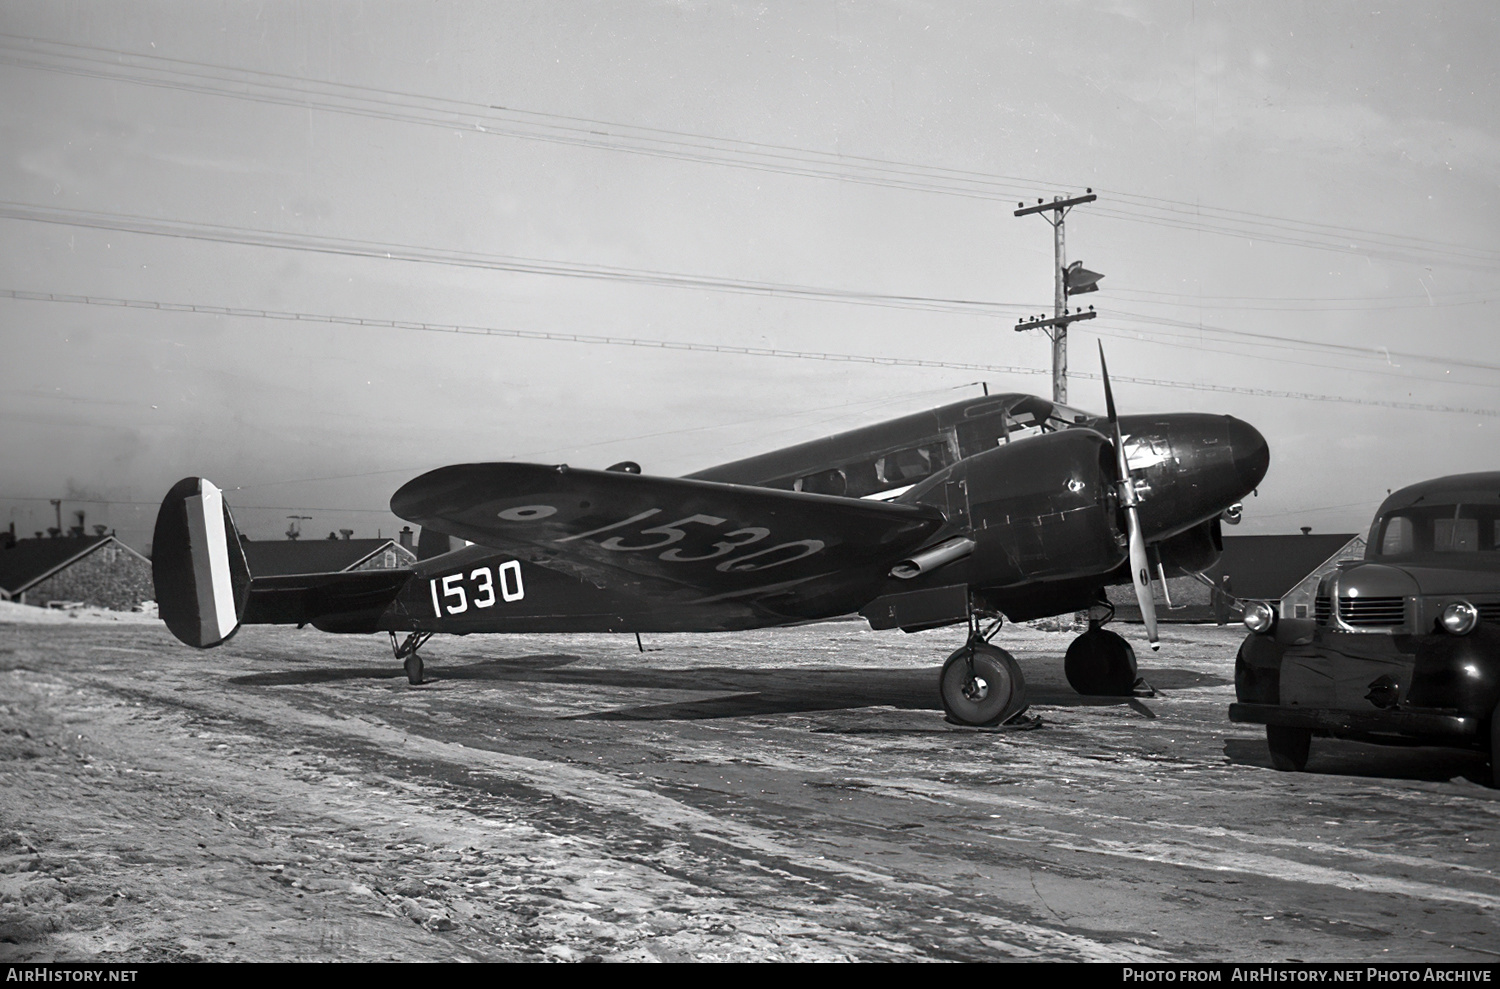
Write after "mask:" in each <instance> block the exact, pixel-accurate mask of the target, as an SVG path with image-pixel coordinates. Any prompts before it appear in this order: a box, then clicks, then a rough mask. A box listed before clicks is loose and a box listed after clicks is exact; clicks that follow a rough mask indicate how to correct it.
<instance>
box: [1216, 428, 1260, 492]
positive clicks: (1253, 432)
mask: <svg viewBox="0 0 1500 989" xmlns="http://www.w3.org/2000/svg"><path fill="white" fill-rule="evenodd" d="M1224 418H1225V420H1226V421H1225V433H1226V434H1227V439H1228V441H1229V449H1230V450H1231V451H1233V453H1232V454H1231V457H1230V460H1231V462H1232V463H1233V464H1234V470H1235V473H1236V474H1238V475H1239V479H1240V482H1241V483H1242V484H1243V485H1244V487H1245V491H1246V492H1247V493H1248V492H1249V491H1251V490H1253V489H1254V488H1257V487H1259V486H1260V482H1261V481H1262V480H1264V479H1265V476H1266V470H1267V468H1269V467H1270V466H1271V447H1270V446H1269V445H1268V444H1267V443H1266V438H1265V437H1264V436H1262V435H1261V434H1260V430H1258V429H1256V428H1255V427H1254V426H1252V425H1250V424H1249V423H1248V422H1245V421H1244V420H1242V419H1236V418H1235V417H1234V416H1225V417H1224Z"/></svg>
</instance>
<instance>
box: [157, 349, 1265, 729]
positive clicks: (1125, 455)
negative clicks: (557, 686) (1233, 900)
mask: <svg viewBox="0 0 1500 989" xmlns="http://www.w3.org/2000/svg"><path fill="white" fill-rule="evenodd" d="M1102 357H1103V355H1102V352H1101V361H1102ZM1105 398H1106V403H1107V405H1108V415H1107V416H1106V417H1103V418H1101V417H1099V416H1094V415H1088V414H1086V413H1083V412H1079V411H1077V410H1075V409H1071V408H1068V407H1066V406H1063V405H1059V404H1054V403H1052V402H1049V401H1046V400H1044V399H1041V398H1037V397H1034V396H1029V395H993V396H988V397H984V398H976V399H971V400H968V401H963V402H955V403H952V404H950V405H944V406H942V407H940V408H936V409H932V410H930V411H927V412H921V413H917V414H915V415H908V416H904V417H902V418H899V419H893V420H891V421H889V422H883V423H879V424H877V425H873V426H866V427H864V428H861V429H854V430H851V431H849V432H845V433H840V434H838V435H836V436H831V437H828V438H826V439H820V440H814V441H812V442H809V443H802V444H799V445H797V446H792V447H788V448H786V449H782V450H776V451H774V452H771V453H766V454H762V455H760V456H756V457H750V458H748V459H745V460H737V461H735V462H733V463H728V464H723V465H721V466H718V467H711V468H709V469H708V470H703V471H699V472H698V473H696V474H690V475H688V476H686V477H682V478H670V477H652V476H648V475H644V474H641V473H640V468H639V467H637V466H636V465H635V464H632V463H625V464H617V465H615V466H614V467H611V468H610V469H608V470H603V471H597V470H580V469H577V468H572V467H568V466H566V465H557V466H544V465H540V464H521V463H488V464H460V465H457V466H453V467H443V468H440V469H438V470H434V471H431V472H429V473H426V474H423V475H422V476H420V477H418V478H416V479H415V480H412V481H410V482H409V483H407V484H406V485H404V486H403V487H402V488H401V489H400V490H399V491H397V492H396V493H395V495H394V496H393V497H392V498H391V511H393V512H394V513H395V514H396V515H398V516H400V517H401V518H404V519H407V520H409V521H411V522H415V523H417V524H419V525H421V526H422V536H421V540H420V542H419V554H418V557H419V558H418V562H417V563H416V564H415V565H414V566H412V567H410V568H406V569H397V570H370V571H356V572H349V573H333V574H314V575H303V576H279V577H256V576H253V575H252V574H251V573H250V572H249V568H248V567H247V565H246V563H245V556H244V553H243V552H242V551H241V549H240V542H239V533H238V531H237V530H236V529H235V526H234V520H233V518H232V517H231V515H230V512H229V506H228V505H226V504H225V503H224V501H223V498H222V496H221V494H220V492H219V489H217V488H216V487H214V486H213V485H212V484H210V483H209V482H208V481H205V480H202V479H200V478H196V477H190V478H186V479H184V480H182V481H180V482H178V484H177V485H176V486H174V487H173V488H172V490H171V491H170V492H169V493H168V494H167V497H166V499H165V500H164V501H163V502H162V506H161V511H160V514H159V515H158V516H157V520H156V532H155V543H154V547H153V548H154V557H153V561H152V569H153V573H154V577H155V583H156V594H157V603H158V606H159V608H160V614H161V617H162V618H163V620H164V621H165V622H166V624H167V627H168V628H170V629H171V630H172V632H173V633H174V634H175V635H176V636H177V637H178V638H179V639H181V640H182V641H183V642H185V643H187V644H188V645H192V646H197V647H200V648H206V647H209V646H216V645H219V644H220V643H222V642H224V641H225V640H226V639H228V638H229V637H230V636H231V635H233V634H234V633H235V631H236V630H237V629H238V628H239V627H240V626H241V625H245V624H251V625H253V624H296V625H298V626H302V625H308V624H310V625H313V626H315V627H317V628H319V629H322V630H324V631H327V632H363V633H369V632H377V631H386V632H389V633H390V635H391V645H392V647H393V650H394V652H395V655H396V658H397V659H400V660H404V661H405V669H406V673H407V676H408V678H409V680H410V681H411V682H412V683H413V684H419V683H421V682H422V680H423V666H422V660H421V657H420V656H418V654H417V650H418V648H419V647H420V646H421V645H422V644H423V643H424V642H425V641H426V640H427V639H428V637H429V636H431V635H433V634H434V633H437V632H445V633H451V634H456V635H464V634H467V633H470V632H716V631H731V630H740V629H751V628H763V627H768V626H779V625H794V624H799V623H804V622H811V621H817V620H819V619H825V618H833V617H837V616H842V615H848V614H851V613H854V612H858V613H859V614H861V615H863V616H864V617H865V618H866V619H867V620H868V621H869V623H870V625H871V626H872V627H873V628H876V629H888V628H901V629H904V630H906V631H917V630H921V629H931V628H937V627H940V626H945V625H955V624H962V623H967V625H968V629H969V633H968V641H967V643H966V644H965V645H964V646H963V647H962V648H960V649H959V650H958V651H957V652H955V653H953V655H952V656H951V657H949V659H948V661H947V662H946V664H945V665H944V666H943V670H942V674H941V683H940V686H941V693H942V700H943V707H944V708H945V710H946V711H947V713H948V717H949V719H950V720H952V721H955V722H957V723H960V724H965V725H990V724H998V723H1001V722H1003V721H1005V720H1007V719H1010V718H1012V717H1014V716H1016V715H1018V714H1019V713H1020V712H1021V711H1023V710H1024V709H1025V707H1026V690H1025V682H1024V680H1023V678H1022V675H1021V670H1020V668H1019V667H1018V666H1017V664H1016V661H1015V660H1014V659H1013V658H1012V657H1011V655H1010V654H1009V653H1007V652H1005V651H1004V650H1002V649H1000V648H998V647H996V646H994V645H991V644H990V643H989V639H990V638H991V637H992V636H993V635H994V634H995V632H996V631H997V630H998V629H999V627H1000V623H1001V621H1003V620H1004V619H1005V618H1008V619H1010V620H1011V621H1023V620H1028V619H1033V618H1040V617H1045V616H1049V615H1059V614H1064V613H1068V612H1076V611H1082V610H1085V609H1089V610H1090V617H1091V621H1090V627H1089V630H1088V631H1087V632H1084V633H1082V634H1081V635H1080V636H1078V638H1077V639H1076V640H1075V641H1074V642H1073V644H1072V645H1071V646H1070V647H1069V649H1068V653H1067V660H1066V667H1065V669H1066V672H1067V675H1068V679H1069V682H1070V683H1072V684H1073V686H1074V688H1075V689H1077V690H1079V691H1080V692H1081V693H1088V694H1109V695H1120V694H1128V693H1129V692H1130V691H1131V689H1132V687H1133V686H1134V685H1135V682H1136V664H1135V654H1134V651H1133V650H1132V649H1131V647H1130V645H1129V644H1128V643H1127V642H1126V641H1125V640H1124V639H1123V638H1121V637H1120V636H1118V635H1116V634H1115V633H1113V632H1111V631H1109V630H1108V629H1105V628H1103V627H1101V626H1102V624H1103V622H1104V621H1107V620H1108V616H1109V615H1110V614H1112V609H1109V606H1108V603H1107V601H1106V600H1105V598H1104V593H1103V588H1104V587H1105V586H1106V585H1108V584H1114V583H1126V582H1130V583H1134V585H1135V589H1136V594H1137V599H1138V600H1139V602H1140V605H1141V612H1142V615H1143V617H1144V619H1145V623H1146V632H1147V636H1148V638H1149V640H1150V641H1151V645H1152V648H1156V621H1155V608H1154V605H1153V603H1152V595H1151V586H1150V582H1151V570H1152V569H1155V570H1156V572H1157V574H1158V575H1159V576H1161V577H1162V578H1163V579H1165V575H1166V574H1167V573H1169V572H1170V573H1180V572H1197V571H1201V570H1203V569H1205V568H1207V567H1208V566H1210V565H1211V564H1212V563H1213V562H1214V560H1215V559H1217V557H1218V553H1219V549H1220V547H1221V545H1222V544H1221V540H1220V533H1219V523H1220V518H1221V516H1223V517H1227V518H1229V519H1231V520H1235V519H1236V518H1237V511H1238V502H1239V501H1240V500H1241V499H1242V498H1244V497H1245V496H1246V495H1247V494H1249V493H1250V491H1251V490H1252V489H1254V488H1255V487H1256V485H1258V484H1259V483H1260V480H1261V478H1263V477H1264V476H1265V473H1266V467H1267V465H1268V463H1269V453H1268V450H1267V447H1266V442H1265V440H1264V439H1263V438H1262V437H1261V435H1260V433H1258V432H1257V431H1256V430H1255V429H1254V428H1253V427H1252V426H1250V425H1249V424H1247V423H1244V422H1241V421H1240V420H1238V419H1234V418H1232V417H1230V416H1215V415H1206V414H1199V413H1179V414H1173V415H1139V416H1123V417H1122V416H1117V415H1116V414H1115V409H1114V399H1113V396H1112V395H1111V394H1110V391H1109V381H1108V375H1107V373H1106V376H1105ZM1226 513H1228V514H1227V515H1226ZM449 537H457V540H469V541H470V542H471V543H472V545H468V546H462V547H461V548H457V549H451V550H450V548H449V547H450V544H451V542H452V541H450V539H449ZM457 540H454V541H457ZM986 624H987V625H988V627H985V626H986ZM397 632H406V633H408V634H407V635H406V638H405V640H404V641H403V642H401V643H400V644H399V645H398V644H397V635H396V633H397Z"/></svg>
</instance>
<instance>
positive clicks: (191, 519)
mask: <svg viewBox="0 0 1500 989" xmlns="http://www.w3.org/2000/svg"><path fill="white" fill-rule="evenodd" d="M151 577H152V580H153V582H154V583H155V585H156V605H157V609H158V613H159V614H160V615H161V618H162V621H164V622H166V624H167V628H168V629H170V630H171V632H172V634H173V635H175V636H177V638H179V639H181V640H182V641H183V642H185V643H187V644H188V645H190V646H196V647H198V648H200V649H206V648H208V647H210V646H217V645H219V644H220V643H222V642H224V641H225V640H226V639H228V638H229V637H230V636H232V635H233V634H234V633H235V631H236V630H237V629H238V628H239V627H240V621H241V619H242V616H243V615H244V614H245V606H246V603H247V602H248V600H249V597H250V567H249V565H248V564H246V562H245V551H244V550H243V549H242V548H241V547H240V534H239V530H238V529H236V528H235V526H234V517H233V516H232V515H230V514H229V506H228V505H227V504H225V502H224V495H223V492H221V491H220V490H219V489H218V488H216V487H214V486H213V484H211V483H209V482H208V481H205V480H204V479H203V478H201V477H185V478H183V479H182V480H180V481H178V482H177V483H176V484H175V485H173V487H172V490H171V491H168V492H167V496H166V498H164V499H162V503H161V510H160V511H159V512H157V515H156V533H155V535H154V536H153V538H152V543H151Z"/></svg>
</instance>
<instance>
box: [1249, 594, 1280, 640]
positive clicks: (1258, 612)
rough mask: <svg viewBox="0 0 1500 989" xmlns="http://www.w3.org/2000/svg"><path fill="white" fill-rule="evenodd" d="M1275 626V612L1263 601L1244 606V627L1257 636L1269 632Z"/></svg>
mask: <svg viewBox="0 0 1500 989" xmlns="http://www.w3.org/2000/svg"><path fill="white" fill-rule="evenodd" d="M1274 624H1276V612H1274V611H1272V610H1271V606H1270V605H1269V604H1266V603H1265V602H1264V601H1251V602H1250V603H1249V604H1247V605H1245V627H1246V628H1248V629H1249V630H1250V631H1252V632H1255V633H1257V634H1260V633H1264V632H1269V631H1271V626H1272V625H1274Z"/></svg>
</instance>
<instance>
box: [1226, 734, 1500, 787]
mask: <svg viewBox="0 0 1500 989" xmlns="http://www.w3.org/2000/svg"><path fill="white" fill-rule="evenodd" d="M1224 755H1225V756H1227V757H1228V758H1229V761H1230V762H1231V763H1232V764H1235V765H1240V766H1259V767H1261V768H1263V769H1271V768H1272V766H1271V752H1270V750H1269V749H1268V748H1266V739H1265V736H1264V735H1259V736H1257V737H1230V738H1227V739H1225V741H1224ZM1485 768H1486V767H1485V758H1484V756H1483V755H1482V754H1481V753H1479V752H1474V751H1469V750H1467V749H1450V748H1441V747H1437V746H1405V745H1375V744H1373V743H1369V742H1351V741H1346V740H1344V739H1341V738H1314V739H1313V743H1312V753H1311V755H1310V756H1309V757H1308V760H1307V768H1306V769H1305V770H1303V771H1302V772H1301V773H1287V774H1286V775H1287V778H1288V779H1296V778H1298V777H1299V776H1309V777H1323V776H1353V777H1362V778H1365V779H1383V780H1411V781H1414V782H1427V783H1447V782H1450V781H1453V780H1457V779H1460V778H1462V779H1466V780H1468V781H1469V782H1471V783H1478V784H1480V785H1481V786H1483V785H1484V783H1485V778H1486V777H1485Z"/></svg>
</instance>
